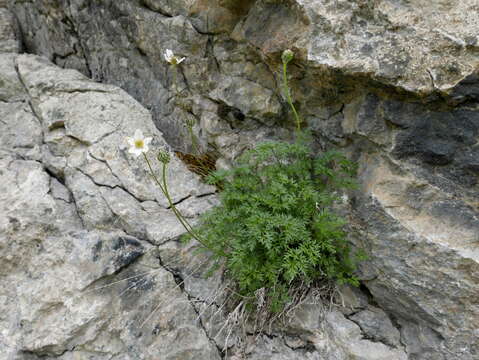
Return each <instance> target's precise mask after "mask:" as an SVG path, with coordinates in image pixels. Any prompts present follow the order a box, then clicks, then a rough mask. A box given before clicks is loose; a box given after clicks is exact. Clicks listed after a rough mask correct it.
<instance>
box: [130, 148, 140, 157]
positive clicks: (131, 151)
mask: <svg viewBox="0 0 479 360" xmlns="http://www.w3.org/2000/svg"><path fill="white" fill-rule="evenodd" d="M129 152H130V153H131V154H133V155H135V156H136V157H138V156H140V155H141V154H142V153H143V149H136V148H130V150H129Z"/></svg>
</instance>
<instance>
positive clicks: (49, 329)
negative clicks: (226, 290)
mask: <svg viewBox="0 0 479 360" xmlns="http://www.w3.org/2000/svg"><path fill="white" fill-rule="evenodd" d="M0 63H2V64H3V65H4V66H5V68H7V69H8V71H6V72H5V73H2V75H3V76H4V75H5V74H11V79H12V82H10V83H15V82H17V83H23V84H24V85H25V87H23V86H21V87H20V86H19V87H9V86H10V85H9V84H10V83H8V82H4V83H3V85H4V86H3V87H2V86H1V85H0V88H1V89H2V91H5V90H8V92H9V94H10V95H9V98H8V100H10V102H5V103H2V104H1V111H3V112H4V114H5V116H4V117H3V120H2V121H0V128H1V134H2V135H1V136H2V137H1V141H2V143H1V150H2V151H1V152H0V168H1V171H0V178H1V181H0V188H1V189H0V190H1V194H0V249H1V251H0V262H1V264H2V266H1V270H0V281H1V283H2V287H1V288H2V289H1V290H0V307H1V313H2V315H1V316H0V330H1V331H0V345H1V347H0V357H1V358H2V359H3V358H5V359H9V360H10V359H12V360H13V359H35V358H38V357H42V358H61V359H90V358H92V357H94V358H98V359H103V358H105V359H106V357H110V358H111V357H112V356H119V358H134V357H137V356H140V357H142V358H144V359H157V358H158V357H160V358H162V359H171V360H172V359H180V358H190V359H196V358H200V359H219V358H220V356H219V353H218V350H217V348H216V347H215V345H214V343H212V342H211V341H210V340H209V339H208V337H207V334H206V332H205V330H204V329H203V328H202V326H201V323H200V322H199V319H198V318H197V313H196V310H195V308H194V307H193V305H192V303H191V302H190V301H189V297H188V295H187V294H186V293H185V292H183V291H182V290H181V289H180V288H179V287H178V286H177V284H176V282H175V279H174V276H173V275H172V273H171V272H170V271H169V270H168V268H166V267H163V266H162V265H161V263H160V261H159V260H158V255H155V254H154V253H153V252H152V251H153V250H154V249H155V248H154V247H152V245H151V244H150V243H149V241H151V242H152V243H159V242H160V240H161V241H163V242H165V241H169V240H172V239H174V238H176V237H178V236H179V235H180V234H181V233H182V231H178V234H173V233H172V228H171V227H170V228H168V229H166V230H167V231H165V232H164V233H162V234H161V236H159V235H158V234H157V233H155V232H153V231H151V227H152V224H156V225H157V226H159V227H160V228H161V226H163V227H169V226H170V224H171V223H172V221H171V217H172V214H171V210H168V209H166V203H165V201H164V200H162V201H159V202H157V201H156V200H155V196H154V195H150V194H155V192H154V191H155V190H153V187H154V185H153V184H152V182H151V181H150V179H149V177H148V172H147V170H146V169H147V168H146V165H145V164H142V163H141V160H142V159H136V158H133V157H131V156H130V155H129V154H127V152H126V145H125V137H126V136H127V135H132V134H133V132H134V130H135V129H136V128H139V129H142V130H143V131H144V132H145V133H146V134H148V135H150V136H153V137H154V138H155V141H154V143H153V146H159V145H163V146H164V145H165V142H164V140H163V138H162V137H161V133H160V132H159V131H158V130H157V129H156V128H155V127H154V125H153V122H152V121H151V117H150V116H149V114H148V112H147V111H145V110H144V109H143V108H142V107H141V106H140V105H139V104H138V103H137V102H136V101H134V100H133V99H131V98H130V97H129V96H128V95H127V94H126V93H124V92H122V91H121V90H119V89H117V88H114V87H111V86H106V85H100V84H95V83H92V82H90V81H88V80H87V79H86V78H85V77H84V76H83V75H81V74H79V73H78V72H76V71H71V70H70V71H69V70H61V69H60V68H57V67H56V66H54V65H52V64H51V63H48V62H47V61H45V60H42V59H40V58H37V57H34V56H24V55H1V56H0ZM15 68H18V75H15V74H17V72H16V71H15ZM15 76H17V78H16V79H15ZM23 99H24V100H25V102H24V100H23ZM29 104H31V107H30V105H29ZM32 110H33V111H32ZM129 164H131V166H133V167H134V173H133V172H132V171H131V170H130V173H129V174H123V175H120V176H118V175H117V173H116V172H115V170H116V171H120V170H118V169H122V168H124V169H126V168H127V167H128V166H129ZM157 168H158V166H157V165H156V166H155V169H157ZM169 177H170V178H171V179H175V180H176V182H175V183H172V184H171V192H172V194H173V195H172V196H173V197H174V199H175V200H177V201H181V200H182V199H184V198H189V199H191V200H190V201H191V204H192V208H191V209H189V208H188V207H187V206H186V205H183V204H181V205H183V207H184V208H185V210H190V213H189V216H192V217H193V218H192V220H195V218H194V217H195V216H197V215H198V214H199V213H200V212H201V209H202V208H206V207H208V206H211V200H209V199H208V198H211V196H209V197H206V198H205V199H204V206H202V205H201V200H200V199H201V198H198V199H196V197H195V196H196V195H198V196H201V195H203V194H210V193H211V188H210V187H208V186H205V185H203V184H201V183H200V182H199V180H198V178H197V177H196V176H195V175H193V174H192V173H190V172H188V171H187V170H186V167H185V166H184V165H183V164H182V163H181V162H180V161H179V160H178V159H176V158H175V157H173V158H172V162H171V167H170V168H169ZM135 179H138V180H135ZM180 182H182V183H180ZM140 183H141V184H140ZM136 189H141V190H142V191H143V193H142V192H141V191H139V190H136ZM135 191H138V193H139V194H140V195H141V194H148V195H144V197H145V198H149V199H151V200H149V201H146V202H145V201H142V200H141V199H137V198H136V197H135V195H134V194H135ZM159 213H161V214H163V215H164V217H167V218H168V219H169V220H168V221H167V222H166V223H163V218H162V217H161V216H158V217H155V218H154V219H153V218H152V217H153V216H155V215H157V214H159ZM168 231H169V232H170V233H168ZM181 344H183V345H181ZM139 354H140V355H139Z"/></svg>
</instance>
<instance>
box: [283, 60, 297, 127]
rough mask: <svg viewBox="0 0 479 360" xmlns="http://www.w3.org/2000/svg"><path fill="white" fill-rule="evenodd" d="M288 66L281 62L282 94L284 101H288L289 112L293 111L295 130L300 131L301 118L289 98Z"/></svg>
mask: <svg viewBox="0 0 479 360" xmlns="http://www.w3.org/2000/svg"><path fill="white" fill-rule="evenodd" d="M287 67H288V64H287V63H286V62H283V85H284V92H285V95H286V100H287V101H288V104H289V106H290V107H291V110H293V114H294V118H295V120H296V130H298V131H299V130H301V118H300V117H299V115H298V112H297V111H296V108H295V107H294V104H293V99H292V98H291V91H290V90H289V85H288V69H287Z"/></svg>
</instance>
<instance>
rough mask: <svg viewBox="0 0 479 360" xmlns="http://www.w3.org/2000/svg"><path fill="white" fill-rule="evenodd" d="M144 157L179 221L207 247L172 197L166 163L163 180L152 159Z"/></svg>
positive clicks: (144, 155) (164, 164)
mask: <svg viewBox="0 0 479 360" xmlns="http://www.w3.org/2000/svg"><path fill="white" fill-rule="evenodd" d="M143 157H144V158H145V161H146V163H147V164H148V168H149V170H150V175H151V177H152V178H153V179H154V180H155V182H156V184H157V185H158V186H159V187H160V190H161V192H162V193H163V195H165V197H166V199H167V200H168V204H169V205H170V208H171V210H173V213H174V214H175V216H176V217H177V218H178V220H179V222H180V223H181V225H183V227H184V228H185V230H186V231H187V232H188V233H189V234H190V235H191V236H192V237H193V238H194V239H196V240H197V241H198V242H199V243H200V244H201V245H203V246H205V247H207V246H206V245H205V244H204V242H203V241H202V240H201V239H200V237H199V236H198V235H197V234H196V233H195V232H194V231H193V227H192V226H191V225H190V223H189V222H188V221H187V220H186V219H185V218H184V216H183V215H182V214H181V213H180V212H179V211H178V209H177V208H176V206H175V204H174V203H173V199H172V198H171V195H170V192H169V191H168V183H167V182H166V163H163V170H162V181H160V180H159V179H158V177H157V176H156V174H155V172H154V171H153V167H152V166H151V163H150V160H149V159H148V157H147V156H146V154H145V153H143Z"/></svg>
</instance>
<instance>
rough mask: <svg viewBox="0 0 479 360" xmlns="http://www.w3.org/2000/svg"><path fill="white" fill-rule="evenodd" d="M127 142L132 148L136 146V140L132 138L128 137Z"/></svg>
mask: <svg viewBox="0 0 479 360" xmlns="http://www.w3.org/2000/svg"><path fill="white" fill-rule="evenodd" d="M126 142H127V143H128V145H130V146H135V139H134V138H132V137H127V138H126Z"/></svg>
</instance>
